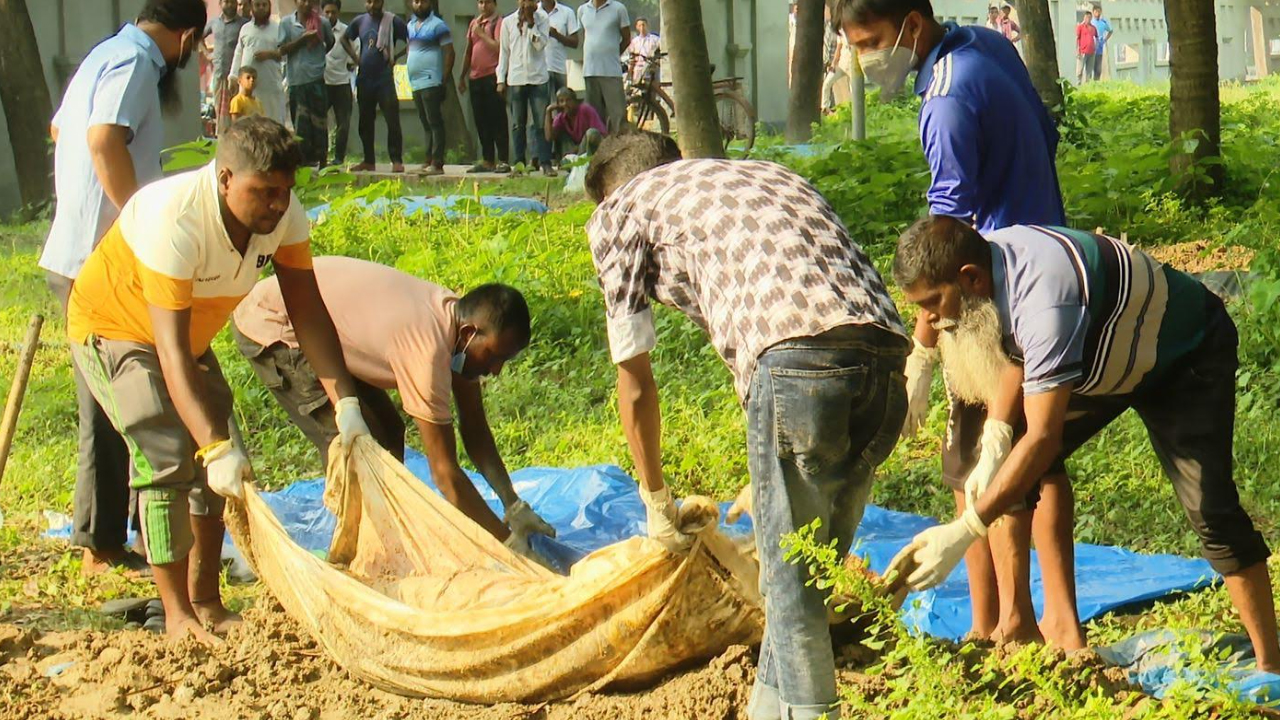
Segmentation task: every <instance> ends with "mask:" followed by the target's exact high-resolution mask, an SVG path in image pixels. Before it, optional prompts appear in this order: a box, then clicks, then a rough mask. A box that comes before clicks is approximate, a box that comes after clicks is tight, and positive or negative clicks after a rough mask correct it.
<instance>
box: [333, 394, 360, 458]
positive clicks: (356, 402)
mask: <svg viewBox="0 0 1280 720" xmlns="http://www.w3.org/2000/svg"><path fill="white" fill-rule="evenodd" d="M333 413H334V415H335V416H336V417H337V421H338V435H339V436H341V437H342V444H343V445H346V446H348V447H350V446H351V441H352V440H355V439H356V438H358V437H360V436H361V435H368V434H369V426H368V425H366V424H365V422H364V415H363V414H361V412H360V398H358V397H356V396H354V395H348V396H347V397H344V398H342V399H340V400H338V402H337V404H335V405H334V406H333Z"/></svg>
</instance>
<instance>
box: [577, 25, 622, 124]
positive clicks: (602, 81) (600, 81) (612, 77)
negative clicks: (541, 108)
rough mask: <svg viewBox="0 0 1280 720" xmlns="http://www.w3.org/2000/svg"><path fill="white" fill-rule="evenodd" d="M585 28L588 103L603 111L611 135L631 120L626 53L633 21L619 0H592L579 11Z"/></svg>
mask: <svg viewBox="0 0 1280 720" xmlns="http://www.w3.org/2000/svg"><path fill="white" fill-rule="evenodd" d="M578 24H579V25H581V26H582V80H583V82H584V83H585V84H586V86H587V104H588V105H590V106H591V107H593V108H595V109H596V110H599V111H600V115H601V116H603V118H604V121H605V124H607V125H608V126H609V132H610V133H614V132H617V130H618V127H619V126H620V125H621V124H622V123H624V122H626V119H627V98H626V95H625V94H624V93H623V91H622V60H621V59H620V58H621V56H622V53H623V52H624V51H626V49H627V46H628V45H630V44H631V18H630V17H628V15H627V9H626V8H625V7H623V6H622V3H620V2H618V1H617V0H588V2H585V3H583V4H582V6H581V7H579V8H578Z"/></svg>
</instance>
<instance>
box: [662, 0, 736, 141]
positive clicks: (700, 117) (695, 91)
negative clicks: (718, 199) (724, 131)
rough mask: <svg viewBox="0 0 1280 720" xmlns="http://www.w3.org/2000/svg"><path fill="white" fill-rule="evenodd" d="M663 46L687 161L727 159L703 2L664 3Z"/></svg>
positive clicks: (666, 0) (678, 136)
mask: <svg viewBox="0 0 1280 720" xmlns="http://www.w3.org/2000/svg"><path fill="white" fill-rule="evenodd" d="M662 29H663V39H662V41H663V43H664V44H666V46H667V53H668V54H669V57H670V60H671V84H672V87H673V89H674V90H675V97H674V98H673V99H674V100H675V104H676V139H677V140H678V141H679V143H680V152H681V153H682V154H683V155H684V156H685V157H686V158H706V157H716V158H722V157H724V142H723V141H722V140H721V138H720V116H719V115H718V114H717V113H716V100H715V94H714V92H713V91H712V88H711V60H710V58H709V57H708V56H707V36H706V33H705V32H704V31H703V29H702V3H701V2H699V0H662Z"/></svg>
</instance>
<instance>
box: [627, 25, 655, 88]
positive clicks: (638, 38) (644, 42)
mask: <svg viewBox="0 0 1280 720" xmlns="http://www.w3.org/2000/svg"><path fill="white" fill-rule="evenodd" d="M659 43H660V41H659V38H658V36H657V34H656V33H651V32H649V20H648V19H646V18H636V34H635V35H634V36H632V38H631V43H630V44H629V45H627V67H628V68H629V69H630V71H631V72H630V74H631V82H632V83H639V82H640V81H641V80H643V79H644V74H645V72H646V71H647V70H648V69H649V63H656V62H657V55H658V50H659Z"/></svg>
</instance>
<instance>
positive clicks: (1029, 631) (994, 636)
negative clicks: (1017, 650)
mask: <svg viewBox="0 0 1280 720" xmlns="http://www.w3.org/2000/svg"><path fill="white" fill-rule="evenodd" d="M991 641H992V642H994V643H997V644H1003V643H1043V642H1044V636H1043V635H1041V634H1040V628H1038V627H1036V624H1035V623H1025V624H1021V623H1020V624H1018V625H1012V626H1007V625H1003V624H1002V625H1000V626H999V627H997V628H996V629H995V632H993V633H991Z"/></svg>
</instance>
